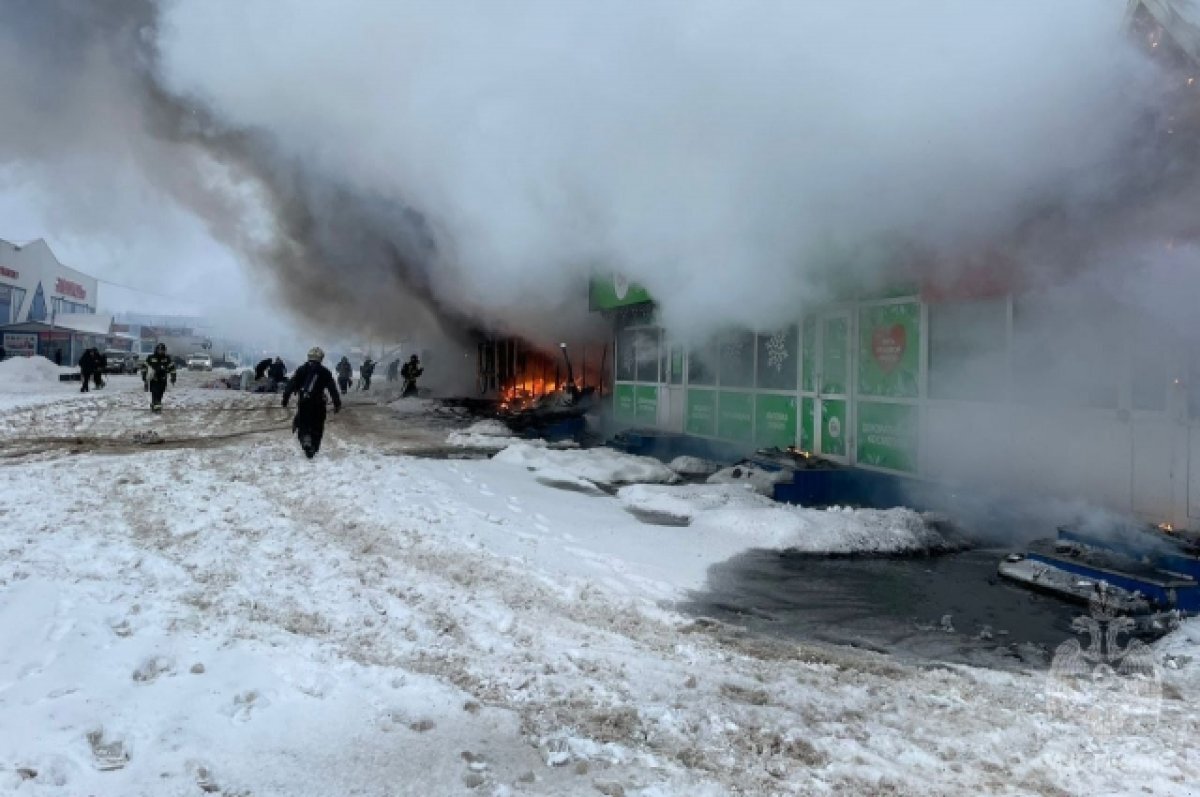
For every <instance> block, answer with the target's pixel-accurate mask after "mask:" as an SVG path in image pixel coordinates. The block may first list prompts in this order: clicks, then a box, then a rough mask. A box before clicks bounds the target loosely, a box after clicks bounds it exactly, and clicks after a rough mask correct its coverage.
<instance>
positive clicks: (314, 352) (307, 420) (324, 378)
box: [283, 346, 342, 459]
mask: <svg viewBox="0 0 1200 797" xmlns="http://www.w3.org/2000/svg"><path fill="white" fill-rule="evenodd" d="M324 359H325V352H324V351H322V350H321V347H320V346H313V347H312V348H311V349H309V350H308V362H306V363H304V365H302V366H300V367H299V368H297V369H296V372H295V373H293V374H292V378H291V379H290V380H289V381H288V383H287V387H285V388H284V389H283V406H284V407H286V406H287V405H288V400H289V399H291V397H292V396H293V395H295V396H296V417H295V418H293V419H292V431H293V432H294V433H296V435H297V437H299V438H300V446H301V448H303V449H304V456H306V457H308V458H309V459H312V458H313V457H315V456H316V455H317V452H318V451H320V450H321V438H322V437H324V435H325V418H326V417H327V412H328V409H327V407H326V404H325V394H326V393H328V394H329V397H330V398H331V399H333V411H334V412H341V410H342V397H341V394H340V393H339V392H338V389H337V385H335V384H334V382H333V374H331V373H329V369H328V368H326V367H325V366H324V365H322V364H321V361H322V360H324Z"/></svg>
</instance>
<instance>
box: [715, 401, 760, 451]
mask: <svg viewBox="0 0 1200 797" xmlns="http://www.w3.org/2000/svg"><path fill="white" fill-rule="evenodd" d="M717 437H720V438H721V439H723V440H733V441H736V442H739V443H749V442H751V441H752V440H753V439H754V394H753V393H731V392H730V391H728V390H722V391H721V395H720V398H719V399H718V400H717Z"/></svg>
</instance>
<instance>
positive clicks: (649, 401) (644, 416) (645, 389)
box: [634, 385, 658, 425]
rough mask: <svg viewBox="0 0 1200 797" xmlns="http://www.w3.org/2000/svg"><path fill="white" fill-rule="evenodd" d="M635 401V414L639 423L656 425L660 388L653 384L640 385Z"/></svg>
mask: <svg viewBox="0 0 1200 797" xmlns="http://www.w3.org/2000/svg"><path fill="white" fill-rule="evenodd" d="M634 402H635V406H634V415H635V416H636V417H637V422H638V423H645V424H650V425H654V424H655V423H657V422H658V388H656V387H654V386H653V385H638V386H637V392H636V393H635V394H634Z"/></svg>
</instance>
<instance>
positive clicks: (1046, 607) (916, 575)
mask: <svg viewBox="0 0 1200 797" xmlns="http://www.w3.org/2000/svg"><path fill="white" fill-rule="evenodd" d="M1005 553H1006V551H1002V550H995V549H993V550H973V551H966V552H963V553H956V554H948V555H944V556H937V557H926V558H895V557H891V558H861V557H859V558H839V559H830V558H821V557H812V556H794V555H787V554H781V553H779V552H777V551H765V550H753V551H748V552H746V553H744V554H741V555H739V556H736V557H734V558H733V559H730V560H729V561H726V562H722V563H720V564H717V565H714V566H713V567H712V568H710V569H709V578H708V585H707V589H706V590H705V591H702V592H694V593H692V594H691V595H690V596H689V600H688V601H686V602H684V603H682V604H680V605H678V606H677V608H678V609H679V610H681V611H683V612H685V613H687V614H692V615H699V616H706V617H712V618H715V619H718V620H722V621H724V622H728V623H731V624H735V625H740V626H744V627H746V628H747V629H748V630H750V631H752V632H759V633H764V634H769V635H771V636H773V637H776V638H780V637H782V638H792V639H797V640H806V641H820V642H829V643H834V644H841V645H850V646H855V647H862V648H868V649H872V650H878V651H886V652H888V653H891V654H894V655H897V656H902V657H905V658H911V659H915V660H937V661H947V662H959V663H967V664H976V665H981V666H1002V667H1011V666H1014V665H1024V666H1034V667H1045V666H1048V665H1049V662H1050V661H1051V659H1052V658H1053V655H1054V651H1055V649H1056V648H1057V647H1058V646H1059V645H1060V644H1062V643H1063V642H1066V641H1067V640H1069V639H1073V638H1076V635H1075V633H1074V632H1073V631H1072V629H1071V620H1072V619H1073V618H1074V617H1076V616H1078V615H1080V614H1081V613H1082V612H1084V611H1086V610H1084V609H1082V608H1081V607H1077V606H1072V605H1070V604H1067V603H1064V602H1062V601H1059V600H1056V599H1054V598H1050V597H1047V596H1043V595H1038V594H1036V593H1032V592H1029V591H1027V590H1024V589H1020V588H1019V587H1016V586H1013V585H1011V584H1009V583H1007V582H1005V581H1003V580H1002V579H1000V578H999V576H998V575H997V574H996V564H997V562H998V561H999V560H1000V558H1001V557H1002V556H1003V555H1004V554H1005ZM1082 641H1083V642H1086V638H1085V639H1083V640H1082Z"/></svg>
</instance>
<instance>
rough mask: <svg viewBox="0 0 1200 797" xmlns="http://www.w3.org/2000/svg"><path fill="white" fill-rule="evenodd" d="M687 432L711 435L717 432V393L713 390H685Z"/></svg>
mask: <svg viewBox="0 0 1200 797" xmlns="http://www.w3.org/2000/svg"><path fill="white" fill-rule="evenodd" d="M685 430H686V431H687V433H688V434H698V435H703V436H705V437H712V436H713V435H715V434H716V433H717V393H716V391H714V390H689V391H688V392H687V423H686V429H685Z"/></svg>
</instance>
